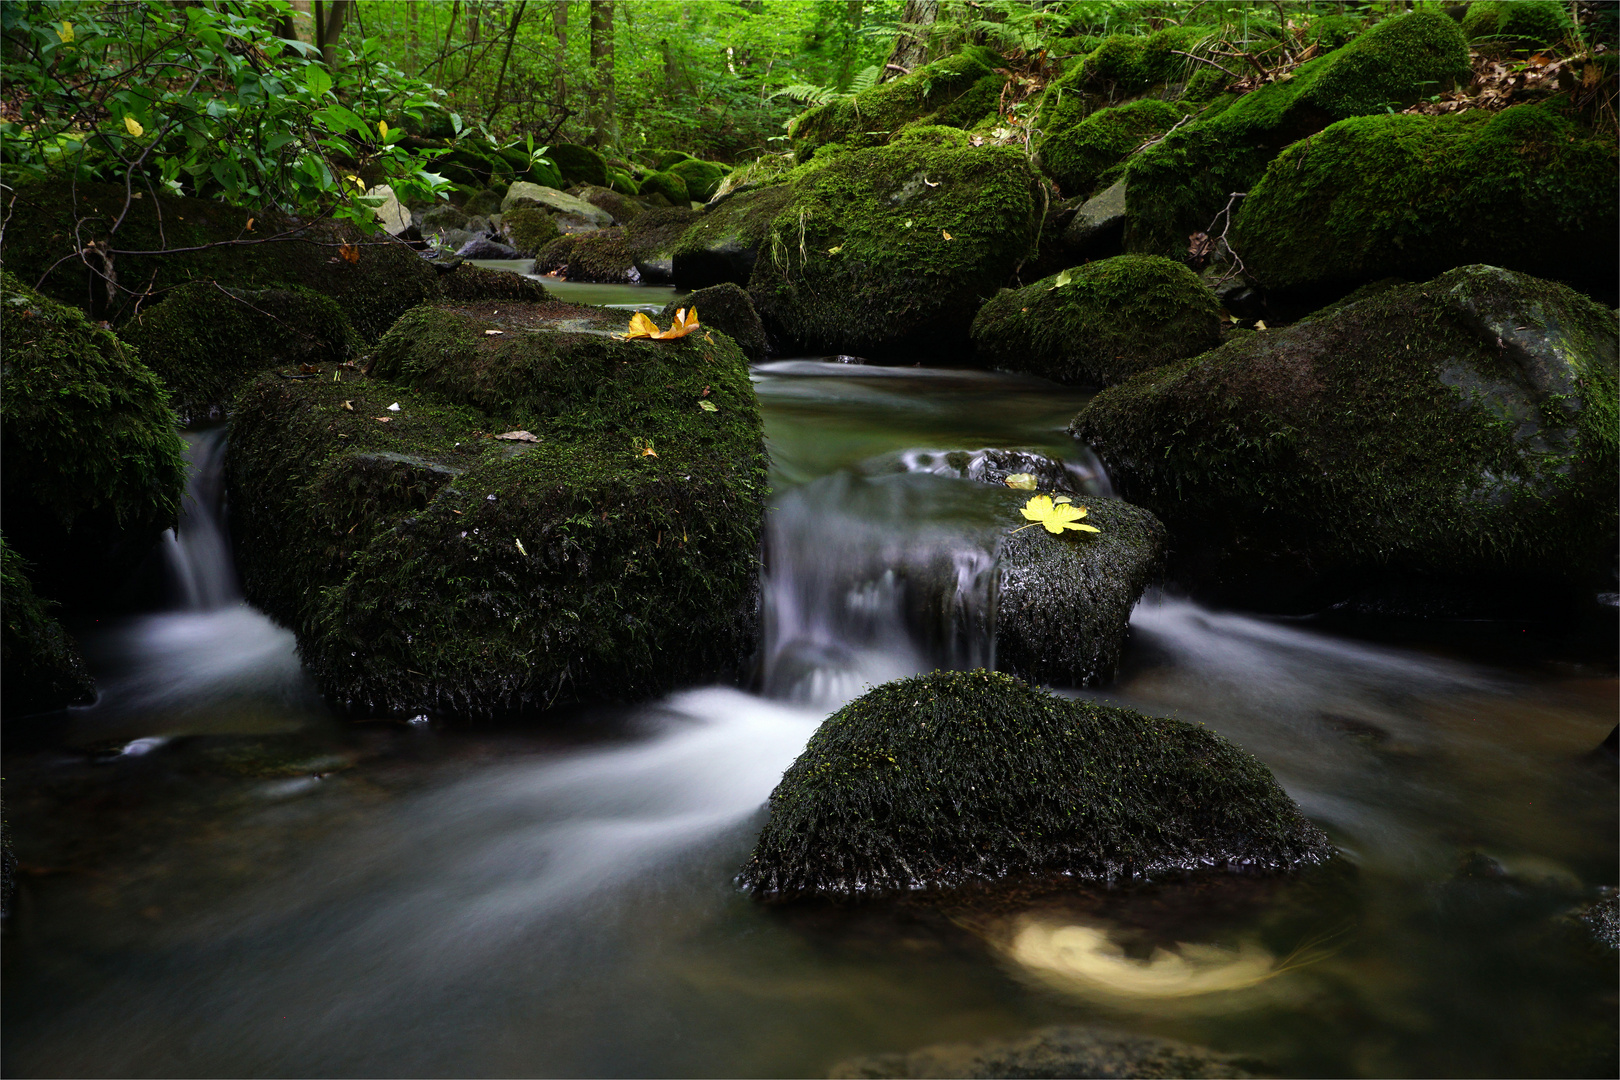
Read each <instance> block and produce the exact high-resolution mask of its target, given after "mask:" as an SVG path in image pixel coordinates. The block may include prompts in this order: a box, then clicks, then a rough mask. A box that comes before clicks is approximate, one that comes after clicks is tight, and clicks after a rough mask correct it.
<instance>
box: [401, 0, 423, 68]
mask: <svg viewBox="0 0 1620 1080" xmlns="http://www.w3.org/2000/svg"><path fill="white" fill-rule="evenodd" d="M421 13H422V8H421V6H420V5H419V4H406V5H405V23H406V25H407V26H409V27H410V45H409V46H407V47H406V52H405V62H406V69H407V70H408V71H410V73H411V74H412V75H417V74H420V73H421V70H422V68H421V64H420V61H419V58H420V56H421V54H422V35H421V32H420V31H421V28H420V25H419V23H420V21H421Z"/></svg>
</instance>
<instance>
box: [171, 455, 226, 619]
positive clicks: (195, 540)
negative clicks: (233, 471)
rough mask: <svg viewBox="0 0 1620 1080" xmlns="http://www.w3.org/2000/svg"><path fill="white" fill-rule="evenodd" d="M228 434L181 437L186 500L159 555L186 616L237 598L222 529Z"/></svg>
mask: <svg viewBox="0 0 1620 1080" xmlns="http://www.w3.org/2000/svg"><path fill="white" fill-rule="evenodd" d="M227 431H228V429H227V428H225V427H223V426H221V427H216V428H209V429H208V430H206V431H189V432H186V434H185V440H186V457H187V462H188V465H189V468H188V469H187V473H186V497H185V501H184V503H183V504H182V506H181V508H180V524H179V526H178V528H177V529H170V530H169V531H168V532H166V533H164V534H163V555H164V560H165V562H166V563H167V565H168V567H169V571H170V574H171V576H172V578H173V580H174V583H175V588H176V591H177V592H178V593H179V596H178V599H179V601H180V605H179V606H180V607H181V608H182V609H184V610H186V611H214V610H216V609H218V608H222V607H225V606H227V605H229V604H234V603H235V602H236V601H238V600H240V599H241V595H242V594H241V589H240V588H239V586H238V584H237V580H236V564H235V563H234V562H233V561H232V558H231V541H230V535H229V533H228V532H227V530H226V526H225V442H226V433H227Z"/></svg>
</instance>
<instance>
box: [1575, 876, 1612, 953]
mask: <svg viewBox="0 0 1620 1080" xmlns="http://www.w3.org/2000/svg"><path fill="white" fill-rule="evenodd" d="M1604 892H1605V893H1606V895H1605V896H1604V897H1603V898H1602V899H1601V900H1594V901H1592V902H1591V903H1590V904H1587V905H1586V906H1585V907H1584V908H1582V909H1581V912H1580V914H1579V916H1577V917H1578V918H1579V919H1580V920H1581V922H1583V923H1585V924H1586V925H1587V926H1588V927H1589V928H1590V929H1591V931H1592V936H1593V937H1595V938H1597V939H1598V940H1599V941H1601V942H1602V943H1603V944H1605V945H1607V946H1608V947H1609V948H1611V949H1620V890H1615V889H1613V888H1609V889H1605V890H1604Z"/></svg>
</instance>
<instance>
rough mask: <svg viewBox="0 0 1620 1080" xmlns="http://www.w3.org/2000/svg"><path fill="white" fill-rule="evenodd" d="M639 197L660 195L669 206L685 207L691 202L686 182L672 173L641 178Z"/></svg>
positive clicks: (653, 174) (654, 174) (660, 173)
mask: <svg viewBox="0 0 1620 1080" xmlns="http://www.w3.org/2000/svg"><path fill="white" fill-rule="evenodd" d="M641 195H642V197H643V198H646V197H649V196H652V195H662V196H663V197H664V198H666V199H668V200H669V204H670V205H671V206H687V205H688V204H690V203H691V201H692V195H691V193H690V192H689V191H688V190H687V188H686V181H685V180H682V179H681V178H680V177H679V176H676V175H675V174H674V173H672V172H655V173H649V174H648V175H647V176H644V177H642V179H641Z"/></svg>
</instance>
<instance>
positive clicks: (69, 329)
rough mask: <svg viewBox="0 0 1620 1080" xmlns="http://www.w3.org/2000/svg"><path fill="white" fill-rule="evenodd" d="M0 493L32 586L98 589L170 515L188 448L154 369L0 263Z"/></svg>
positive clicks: (86, 594)
mask: <svg viewBox="0 0 1620 1080" xmlns="http://www.w3.org/2000/svg"><path fill="white" fill-rule="evenodd" d="M0 336H3V338H4V341H5V349H4V352H3V353H0V420H3V423H0V445H3V452H0V503H3V505H4V506H5V515H6V537H7V542H8V544H10V545H14V546H15V547H16V549H17V550H18V552H19V553H20V554H22V555H23V556H24V557H26V558H27V559H28V560H29V561H30V562H32V563H33V564H34V565H35V567H36V568H37V569H36V573H35V575H34V581H35V584H36V585H38V586H39V589H40V591H41V592H42V593H43V594H44V595H46V596H48V597H50V598H52V599H54V600H60V601H62V602H64V603H67V604H69V605H72V606H76V607H82V606H84V605H87V604H93V603H96V602H99V601H103V600H105V598H106V597H105V594H106V593H107V592H110V591H111V590H112V589H115V588H117V587H118V586H119V585H121V584H122V583H123V578H124V577H125V576H126V575H128V573H129V572H130V571H132V570H133V569H134V568H135V566H136V564H137V563H138V562H139V561H140V559H141V558H142V556H143V555H144V554H145V553H146V552H147V551H148V550H149V549H150V548H151V546H152V544H153V543H154V542H156V540H157V538H158V536H159V534H161V533H162V532H163V530H164V529H167V528H169V527H170V526H172V525H173V524H174V522H175V517H176V514H177V513H178V511H179V509H180V495H181V492H182V491H183V490H184V489H185V473H186V463H185V447H184V445H183V444H182V442H181V440H180V436H179V435H178V434H176V433H175V416H174V413H173V411H171V410H170V408H169V402H168V392H167V390H166V389H165V388H164V386H163V382H162V380H160V379H159V378H158V377H157V376H156V375H154V374H153V373H152V371H151V369H149V368H148V367H147V366H146V365H145V364H143V363H141V361H140V358H139V356H138V355H137V354H136V352H135V350H134V349H133V348H131V347H129V346H128V345H125V344H124V343H123V342H121V341H119V340H118V338H116V337H114V336H113V334H112V332H111V331H109V330H103V329H99V328H97V327H96V326H94V325H92V324H91V323H90V321H89V320H88V319H86V318H85V316H84V313H83V312H82V311H80V310H79V309H78V308H74V307H69V306H67V305H65V304H58V303H56V302H55V301H53V300H50V299H48V298H46V297H44V296H41V295H39V294H38V293H36V292H34V291H33V290H32V289H30V288H28V287H27V286H26V285H24V284H23V283H22V282H20V281H18V280H17V278H16V277H14V276H13V275H12V274H11V273H9V272H4V273H0Z"/></svg>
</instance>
